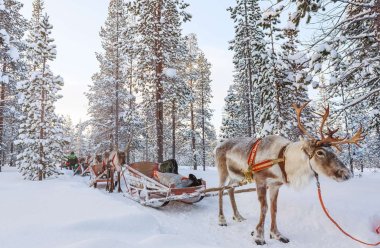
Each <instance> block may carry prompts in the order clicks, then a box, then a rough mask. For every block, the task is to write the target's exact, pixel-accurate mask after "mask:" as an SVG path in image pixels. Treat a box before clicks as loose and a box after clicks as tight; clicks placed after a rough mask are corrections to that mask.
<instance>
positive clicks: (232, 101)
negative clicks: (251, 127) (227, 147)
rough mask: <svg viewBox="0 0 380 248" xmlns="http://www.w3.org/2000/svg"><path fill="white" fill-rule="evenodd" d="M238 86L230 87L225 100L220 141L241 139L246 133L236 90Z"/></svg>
mask: <svg viewBox="0 0 380 248" xmlns="http://www.w3.org/2000/svg"><path fill="white" fill-rule="evenodd" d="M235 87H236V84H233V85H231V86H230V88H229V89H228V92H227V96H226V97H225V98H224V103H225V104H224V110H223V118H222V126H221V128H220V135H219V138H220V141H224V140H226V139H229V138H234V137H241V136H243V134H244V133H245V130H244V128H243V127H244V126H243V125H242V123H241V122H242V120H241V116H245V115H244V114H242V113H241V106H240V100H239V96H238V93H237V90H236V89H235Z"/></svg>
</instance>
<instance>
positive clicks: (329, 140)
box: [293, 102, 364, 151]
mask: <svg viewBox="0 0 380 248" xmlns="http://www.w3.org/2000/svg"><path fill="white" fill-rule="evenodd" d="M308 103H309V102H306V103H304V104H302V105H301V106H299V105H296V104H293V108H294V109H295V111H296V113H297V121H298V128H299V129H300V130H301V132H302V133H303V134H304V135H307V136H308V137H309V138H311V139H312V140H316V139H315V138H313V136H312V135H311V134H310V133H309V132H307V130H306V128H305V127H304V126H303V125H302V123H301V113H302V110H303V109H304V108H305V107H306V105H307V104H308ZM324 109H325V112H324V113H323V114H318V115H319V116H321V117H322V121H321V126H320V127H319V134H320V136H321V139H320V140H318V141H317V142H316V145H317V146H324V145H329V146H334V147H335V148H337V149H338V150H339V151H342V149H341V147H340V145H343V144H354V145H357V146H358V147H361V146H360V145H359V142H360V141H362V140H363V139H364V136H363V128H362V126H361V125H360V128H359V130H358V131H357V132H356V133H355V134H354V136H352V137H351V138H348V137H347V136H346V137H344V138H339V137H334V135H335V134H336V133H337V132H338V130H339V128H338V129H335V130H331V129H330V128H328V127H327V133H324V132H323V128H324V126H325V125H326V121H327V118H328V117H329V115H330V107H329V106H327V108H324ZM325 134H326V135H327V136H325Z"/></svg>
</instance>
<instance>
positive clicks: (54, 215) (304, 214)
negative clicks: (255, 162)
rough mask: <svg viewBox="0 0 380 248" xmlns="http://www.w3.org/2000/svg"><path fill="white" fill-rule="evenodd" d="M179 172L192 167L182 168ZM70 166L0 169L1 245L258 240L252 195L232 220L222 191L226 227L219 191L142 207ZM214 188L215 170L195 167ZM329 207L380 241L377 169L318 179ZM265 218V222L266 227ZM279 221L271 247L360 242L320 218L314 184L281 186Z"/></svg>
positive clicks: (227, 244) (242, 197) (94, 246)
mask: <svg viewBox="0 0 380 248" xmlns="http://www.w3.org/2000/svg"><path fill="white" fill-rule="evenodd" d="M181 172H182V174H184V175H187V174H189V173H190V172H192V171H190V170H188V169H184V168H181ZM70 173H71V172H66V174H65V175H64V176H62V177H60V178H58V179H53V180H46V181H43V182H30V181H24V180H22V178H21V176H20V175H19V174H18V173H17V171H16V170H15V169H14V168H7V167H5V168H3V172H1V173H0V199H1V202H0V247H1V248H134V247H136V248H137V247H138V248H143V247H146V248H151V247H155V248H186V247H191V248H203V247H210V248H211V247H215V248H216V247H218V248H220V247H223V248H235V247H239V248H245V247H253V246H255V245H254V243H253V240H252V237H251V236H250V233H251V231H252V230H253V228H254V226H255V225H256V224H257V221H258V216H259V206H258V201H257V199H256V193H254V192H253V193H244V194H239V195H237V202H238V206H239V208H240V212H241V214H242V215H243V216H244V217H245V218H247V220H246V221H244V222H241V223H237V222H234V221H232V218H231V217H232V214H231V207H230V205H229V200H228V198H227V196H225V197H226V200H225V203H226V204H228V205H226V206H225V214H226V218H227V220H228V224H229V226H227V227H220V226H218V224H217V223H218V210H217V208H218V204H217V197H208V198H205V199H203V200H202V201H201V202H199V203H196V204H194V205H187V204H183V203H176V202H174V203H170V204H169V205H167V206H166V207H163V208H161V209H153V208H149V207H143V206H141V205H139V204H138V203H136V202H134V201H132V200H129V199H127V198H125V197H123V196H122V195H121V194H118V193H112V194H110V193H106V192H105V190H104V189H102V188H99V189H93V188H89V187H88V186H87V183H88V179H87V178H81V177H78V176H76V177H73V176H72V175H71V174H70ZM192 173H194V174H195V175H196V176H198V177H202V178H204V179H206V181H207V183H208V186H209V187H212V186H216V184H217V183H216V182H217V172H216V171H215V170H214V169H213V168H211V169H208V170H207V171H206V172H202V171H196V172H192ZM322 190H323V195H324V198H325V202H326V204H327V206H328V209H329V212H330V213H331V214H332V215H333V216H334V217H335V218H336V220H337V221H338V222H339V223H341V225H343V226H344V227H345V228H346V229H347V230H348V231H349V232H350V233H352V234H354V235H356V236H357V237H359V238H362V239H364V240H366V241H370V242H375V241H379V240H380V235H378V234H376V233H375V232H374V228H373V226H374V225H375V224H376V223H378V224H380V171H378V172H377V173H374V172H373V171H367V172H366V173H364V175H363V176H362V177H355V178H354V179H352V180H350V181H348V182H344V183H336V182H333V181H330V180H328V179H323V180H322ZM269 221H270V217H269V216H268V218H267V223H266V228H269ZM278 225H279V229H280V231H281V232H282V233H283V234H284V235H285V236H287V237H288V238H289V239H290V243H288V244H282V243H279V242H278V241H274V240H270V239H269V237H268V236H269V234H268V231H267V230H268V229H266V241H267V244H268V246H270V247H288V248H291V247H310V248H314V247H315V248H317V247H318V248H321V247H323V248H327V247H334V248H339V247H342V248H343V247H344V248H348V247H365V246H363V245H359V244H357V243H355V242H353V241H352V240H350V239H348V238H347V237H345V236H344V235H342V234H341V233H340V232H339V231H338V230H337V229H336V228H335V227H334V226H333V225H332V224H331V223H330V222H329V220H328V219H327V218H326V217H325V216H324V213H323V212H322V210H321V208H320V206H319V203H318V200H317V195H316V189H315V184H314V183H311V184H310V186H309V187H308V188H306V189H304V190H302V191H294V190H293V189H289V188H287V187H283V188H282V189H281V190H280V197H279V209H278Z"/></svg>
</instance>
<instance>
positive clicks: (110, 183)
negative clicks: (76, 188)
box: [89, 164, 115, 192]
mask: <svg viewBox="0 0 380 248" xmlns="http://www.w3.org/2000/svg"><path fill="white" fill-rule="evenodd" d="M89 168H90V169H89V170H90V178H91V180H90V185H89V186H90V187H92V186H94V188H96V187H97V186H98V183H106V184H107V186H106V190H108V191H109V192H113V190H114V188H115V186H114V174H115V173H114V171H113V170H111V169H104V168H103V165H102V164H97V165H91V166H89Z"/></svg>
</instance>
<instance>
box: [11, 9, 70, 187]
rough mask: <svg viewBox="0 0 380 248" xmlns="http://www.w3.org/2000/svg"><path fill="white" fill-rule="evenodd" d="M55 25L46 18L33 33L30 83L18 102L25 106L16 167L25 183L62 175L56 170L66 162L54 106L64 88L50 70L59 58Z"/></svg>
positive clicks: (21, 88) (23, 85) (24, 84)
mask: <svg viewBox="0 0 380 248" xmlns="http://www.w3.org/2000/svg"><path fill="white" fill-rule="evenodd" d="M52 28H53V27H52V25H51V24H50V23H49V17H48V16H47V15H46V14H45V15H44V16H43V17H42V19H41V20H40V24H39V26H32V29H31V30H30V32H31V33H33V35H32V36H33V37H35V42H33V43H32V44H29V49H30V53H32V54H34V56H33V57H34V60H33V65H32V66H31V68H30V73H29V74H30V76H29V79H28V80H25V81H23V82H20V83H19V85H18V90H19V92H20V96H19V102H20V104H21V106H22V114H23V116H22V119H21V121H22V124H21V125H20V128H19V134H18V140H17V141H16V142H17V145H19V146H20V147H21V148H22V149H21V152H20V153H19V154H18V155H17V165H18V168H19V170H20V172H21V174H22V175H23V176H24V178H25V179H29V180H37V179H38V180H42V179H44V178H47V177H50V176H53V175H57V174H59V172H58V170H57V166H58V165H60V163H61V161H62V159H63V146H64V145H65V143H66V142H67V140H66V139H65V138H64V137H63V128H62V127H61V125H60V123H61V122H62V120H61V119H60V118H59V117H58V116H57V115H56V114H55V107H54V104H55V102H56V101H57V100H58V99H59V98H60V97H61V96H60V95H58V91H59V90H60V89H61V87H62V85H63V80H62V78H61V77H59V76H54V75H53V73H52V71H51V70H50V67H49V64H48V62H49V61H52V60H54V59H55V58H56V47H55V45H54V44H52V43H53V42H54V39H52V38H51V30H52Z"/></svg>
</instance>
